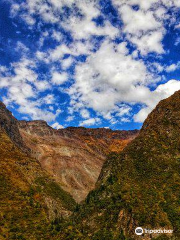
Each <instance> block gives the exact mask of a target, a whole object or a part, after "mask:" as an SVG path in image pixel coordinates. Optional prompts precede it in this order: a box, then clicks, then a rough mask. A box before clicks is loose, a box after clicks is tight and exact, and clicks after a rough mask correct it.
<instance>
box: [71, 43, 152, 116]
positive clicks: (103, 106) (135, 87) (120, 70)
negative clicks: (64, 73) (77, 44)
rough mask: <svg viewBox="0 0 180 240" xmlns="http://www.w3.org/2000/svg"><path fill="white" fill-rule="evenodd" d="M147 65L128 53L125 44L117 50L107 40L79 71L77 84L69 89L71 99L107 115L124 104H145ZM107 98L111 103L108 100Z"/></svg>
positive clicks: (78, 68) (80, 66) (77, 70)
mask: <svg viewBox="0 0 180 240" xmlns="http://www.w3.org/2000/svg"><path fill="white" fill-rule="evenodd" d="M149 77H150V76H149V74H148V72H147V69H146V66H145V64H144V63H143V61H141V60H135V59H133V57H132V56H131V55H130V54H129V53H128V50H127V47H126V43H124V42H123V43H121V44H119V45H118V46H117V47H116V46H115V45H114V44H113V43H109V42H108V41H106V42H104V43H103V44H102V46H101V48H100V49H99V50H98V51H97V52H96V53H95V54H93V55H92V56H90V57H89V58H88V59H87V61H86V63H85V64H82V65H79V66H77V68H76V76H75V79H76V82H75V83H74V85H73V86H72V87H71V88H70V89H69V94H70V95H71V97H72V99H78V100H79V101H80V102H82V103H83V104H84V105H85V106H88V107H90V108H93V109H94V110H95V111H98V112H101V113H102V114H106V113H107V112H109V111H111V110H114V111H116V110H117V109H118V107H117V106H116V104H118V102H121V101H129V102H133V101H135V102H136V101H143V99H145V98H146V92H148V90H147V89H146V88H145V87H143V84H145V82H146V81H147V79H148V78H149ZM107 99H108V101H107Z"/></svg>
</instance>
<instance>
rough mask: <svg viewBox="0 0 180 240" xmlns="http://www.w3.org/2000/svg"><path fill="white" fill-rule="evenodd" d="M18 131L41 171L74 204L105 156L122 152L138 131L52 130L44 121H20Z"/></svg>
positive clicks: (90, 186)
mask: <svg viewBox="0 0 180 240" xmlns="http://www.w3.org/2000/svg"><path fill="white" fill-rule="evenodd" d="M19 130H20V133H21V136H22V138H23V141H24V142H25V143H26V145H27V146H28V148H30V149H31V154H32V155H33V156H34V157H35V158H37V159H38V160H39V162H40V163H41V166H42V168H43V169H45V170H46V171H47V172H48V173H49V174H50V175H51V176H52V177H53V178H54V179H55V180H56V181H57V183H59V184H60V185H61V186H62V188H63V189H64V190H65V191H67V192H69V193H70V194H71V195H72V196H73V197H74V199H75V200H76V201H77V202H80V201H82V200H84V199H85V197H86V195H87V194H88V193H89V191H91V190H92V189H93V188H94V186H95V182H96V181H97V179H98V176H99V173H100V171H101V168H102V165H103V163H104V161H105V158H106V156H107V154H108V153H109V152H110V151H115V152H120V151H122V150H123V149H124V147H125V146H126V145H127V144H128V143H129V142H130V141H131V140H132V139H134V138H135V137H136V136H137V135H138V131H137V130H134V131H112V130H110V129H86V128H83V127H80V128H74V127H68V128H66V129H60V130H55V129H53V128H51V127H50V126H48V125H47V123H46V122H44V121H30V122H26V121H19Z"/></svg>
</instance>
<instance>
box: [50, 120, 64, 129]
mask: <svg viewBox="0 0 180 240" xmlns="http://www.w3.org/2000/svg"><path fill="white" fill-rule="evenodd" d="M51 127H52V128H55V129H62V128H64V126H62V125H61V124H59V123H58V122H55V123H53V124H52V125H51Z"/></svg>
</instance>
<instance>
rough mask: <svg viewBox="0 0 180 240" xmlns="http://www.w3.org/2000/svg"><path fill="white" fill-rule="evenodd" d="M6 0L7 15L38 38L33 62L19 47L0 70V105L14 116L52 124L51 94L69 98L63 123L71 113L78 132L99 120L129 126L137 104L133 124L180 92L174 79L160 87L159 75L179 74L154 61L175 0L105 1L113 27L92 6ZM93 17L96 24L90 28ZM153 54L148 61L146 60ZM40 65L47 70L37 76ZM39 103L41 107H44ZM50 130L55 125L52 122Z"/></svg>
mask: <svg viewBox="0 0 180 240" xmlns="http://www.w3.org/2000/svg"><path fill="white" fill-rule="evenodd" d="M11 2H14V3H13V4H12V5H11V17H12V18H18V20H20V19H23V22H24V21H25V22H26V24H27V25H28V27H29V28H30V29H33V31H36V30H37V31H38V34H39V31H40V32H41V34H40V36H39V40H38V44H37V47H36V51H35V53H34V56H32V57H31V58H30V57H29V55H30V54H29V53H30V51H29V49H28V48H27V47H26V46H25V45H24V44H21V43H18V44H17V48H16V51H17V52H22V56H23V57H22V58H21V59H20V60H19V61H18V62H14V63H11V69H8V70H7V69H6V68H3V67H1V68H0V72H1V77H0V79H1V80H0V88H1V89H2V88H3V89H6V90H7V95H6V96H5V97H4V100H5V101H6V102H7V103H9V104H12V103H15V104H17V105H18V106H19V112H20V113H22V114H27V115H29V116H30V117H31V118H33V119H40V118H42V119H45V120H47V121H56V118H57V116H58V115H59V113H60V110H57V111H55V110H54V109H56V108H54V104H55V96H54V95H53V93H52V92H53V90H54V89H55V90H56V92H57V91H63V93H68V94H69V97H70V101H68V103H67V106H66V109H67V111H68V114H69V116H67V121H72V120H73V119H74V116H73V114H74V112H78V113H79V117H81V118H82V119H83V120H82V121H80V125H82V126H91V125H95V124H100V122H101V116H103V118H104V119H106V120H108V121H109V122H110V123H111V124H115V123H117V121H121V122H129V121H131V120H132V118H133V107H134V106H135V105H136V104H140V105H142V106H145V107H143V108H142V110H140V111H139V113H137V114H136V115H135V116H134V121H136V122H142V121H143V120H144V119H145V118H146V116H147V114H148V113H149V112H150V111H151V110H152V109H153V108H154V107H155V105H156V104H157V103H158V101H159V100H161V99H163V98H165V97H167V96H169V95H170V94H171V93H173V92H174V91H175V90H177V89H179V81H178V80H171V81H169V82H167V83H165V84H161V85H159V82H161V80H162V79H163V80H164V81H165V79H164V76H162V75H158V74H160V73H163V74H164V73H165V72H167V73H170V72H171V73H172V72H173V71H175V70H177V69H178V68H179V63H173V64H171V63H172V62H171V63H170V65H169V66H167V64H164V63H159V62H160V56H161V57H162V56H163V54H166V53H167V50H166V49H165V46H164V45H163V39H164V36H165V35H166V33H167V30H166V21H168V24H169V26H170V25H171V24H173V22H174V23H175V25H176V26H177V23H176V21H175V19H176V16H175V15H173V16H171V15H170V13H169V12H170V11H169V9H170V8H171V9H172V8H173V9H174V8H175V7H180V1H179V0H171V1H168V0H158V1H156V0H146V1H145V0H112V4H113V6H114V7H115V8H116V9H117V11H118V14H119V19H118V22H120V21H121V24H119V25H118V24H112V22H111V21H110V16H108V17H107V16H106V15H105V14H104V13H103V12H102V11H101V6H100V4H99V1H96V0H90V1H85V0H82V1H79V0H61V1H59V0H25V1H23V2H21V3H17V1H13V0H12V1H11ZM67 8H68V14H67V12H66V11H65V9H67ZM99 17H101V18H102V19H103V21H102V22H101V23H100V24H97V22H96V19H97V18H99ZM120 25H121V26H120ZM47 26H48V27H47ZM65 34H68V38H66V37H67V36H64V35H65ZM99 37H101V38H99ZM97 38H99V39H100V40H99V42H98V44H97ZM68 39H70V40H68ZM47 42H48V44H47ZM49 43H51V44H49ZM44 45H45V47H44ZM152 53H153V55H154V58H152V60H151V61H148V56H149V55H150V54H152ZM31 55H32V54H31ZM82 56H83V57H84V58H83V57H82ZM151 56H152V55H151ZM156 57H157V58H156ZM41 64H42V65H43V67H44V68H45V67H47V68H48V69H49V72H48V73H47V74H44V75H43V76H42V75H41V73H40V72H39V66H40V65H41ZM71 66H73V68H74V70H72V69H71V68H70V67H71ZM71 70H72V71H71ZM69 79H73V80H72V81H71V82H70V81H69ZM166 81H167V80H166ZM64 83H67V84H66V85H68V89H67V88H65V87H64V86H66V85H63V84H64ZM61 85H63V86H61ZM158 85H159V86H158ZM59 86H60V87H59ZM152 88H153V89H154V88H156V89H155V90H154V91H152V90H151V89H152ZM46 91H50V92H48V93H46ZM44 105H48V106H47V107H45V109H44ZM87 109H88V110H87ZM92 110H94V111H93V112H94V113H96V116H95V117H94V118H91V116H92V114H91V111H92ZM93 116H94V115H93ZM52 126H53V127H55V128H57V127H59V126H60V125H58V123H57V122H55V123H54V124H53V125H52Z"/></svg>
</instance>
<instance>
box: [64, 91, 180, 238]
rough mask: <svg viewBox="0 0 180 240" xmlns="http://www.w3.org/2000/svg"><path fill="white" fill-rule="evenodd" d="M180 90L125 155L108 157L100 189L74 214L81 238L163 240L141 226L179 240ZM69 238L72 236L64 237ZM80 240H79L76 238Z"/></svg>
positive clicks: (75, 230)
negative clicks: (139, 229) (137, 231)
mask: <svg viewBox="0 0 180 240" xmlns="http://www.w3.org/2000/svg"><path fill="white" fill-rule="evenodd" d="M179 204H180V91H178V92H176V93H175V94H174V95H173V96H171V97H169V98H167V99H165V100H163V101H161V102H160V103H159V104H158V105H157V107H156V108H155V110H153V111H152V113H151V114H150V115H149V116H148V118H147V119H146V121H145V122H144V125H143V127H142V130H141V131H140V133H139V135H138V137H137V138H135V140H133V141H132V142H131V143H130V144H129V145H128V146H127V147H126V148H125V149H124V150H123V151H122V152H121V153H120V154H117V153H113V154H111V155H109V157H108V159H107V161H106V162H105V164H104V165H103V168H102V171H101V174H100V176H99V179H98V182H97V184H96V189H95V190H93V191H92V192H90V193H89V195H88V196H87V198H86V200H85V203H84V204H82V205H81V206H80V209H79V210H78V211H77V212H76V213H75V214H74V218H73V220H72V222H73V224H70V227H71V228H70V229H72V230H71V231H69V232H68V235H71V234H72V235H74V233H76V234H77V235H76V236H78V238H77V239H91V240H93V239H98V240H101V239H106V240H108V239H109V240H110V239H111V240H113V239H114V240H118V239H144V240H145V239H149V240H150V239H153V238H157V237H158V238H157V239H161V240H165V239H168V237H171V235H167V234H166V235H161V236H158V234H144V235H142V236H137V235H136V234H135V228H136V227H142V228H146V229H168V230H169V229H173V231H174V233H173V236H172V238H171V239H177V240H178V239H180V205H179ZM62 236H63V237H64V239H66V237H67V235H66V234H65V233H64V232H62ZM74 239H76V238H74Z"/></svg>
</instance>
